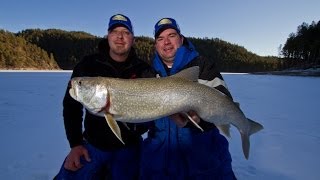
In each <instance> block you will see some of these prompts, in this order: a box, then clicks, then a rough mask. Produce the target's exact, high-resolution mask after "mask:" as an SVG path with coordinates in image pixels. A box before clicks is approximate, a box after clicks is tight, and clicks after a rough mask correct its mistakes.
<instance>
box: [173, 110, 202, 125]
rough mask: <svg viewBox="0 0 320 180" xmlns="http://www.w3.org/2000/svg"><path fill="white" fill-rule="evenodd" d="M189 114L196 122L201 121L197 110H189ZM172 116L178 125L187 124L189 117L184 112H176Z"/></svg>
mask: <svg viewBox="0 0 320 180" xmlns="http://www.w3.org/2000/svg"><path fill="white" fill-rule="evenodd" d="M188 115H189V116H190V117H191V118H192V119H193V120H194V121H195V122H196V123H199V122H200V117H199V116H198V114H197V113H196V112H195V111H189V112H188ZM170 118H171V119H172V120H173V121H174V122H175V123H176V124H177V126H178V127H184V126H186V125H187V123H188V121H189V119H188V117H186V115H185V114H183V113H176V114H173V115H171V116H170Z"/></svg>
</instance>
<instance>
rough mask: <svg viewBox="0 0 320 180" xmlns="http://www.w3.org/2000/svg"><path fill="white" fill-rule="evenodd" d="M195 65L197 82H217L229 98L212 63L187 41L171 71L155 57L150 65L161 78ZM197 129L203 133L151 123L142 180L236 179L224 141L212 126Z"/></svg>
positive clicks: (166, 122)
mask: <svg viewBox="0 0 320 180" xmlns="http://www.w3.org/2000/svg"><path fill="white" fill-rule="evenodd" d="M196 65H197V66H200V74H199V78H200V79H202V80H201V81H202V82H203V83H208V84H210V82H212V80H213V79H216V81H215V82H221V84H219V85H218V86H217V87H216V88H217V89H223V93H225V94H227V95H229V96H230V97H231V95H230V93H229V91H228V90H227V88H226V87H225V86H223V84H224V82H223V78H222V76H221V74H220V72H219V71H217V70H216V68H215V65H214V63H210V62H209V61H208V60H206V61H205V60H204V59H202V58H199V54H198V52H197V51H196V50H195V48H194V46H193V45H192V44H191V42H190V41H188V40H187V39H186V38H185V41H184V45H183V46H181V47H180V48H179V49H178V51H177V54H176V56H175V59H174V64H173V66H172V68H171V69H170V70H168V69H166V67H165V66H164V64H163V63H162V61H161V60H160V58H159V56H158V54H157V53H156V54H155V58H154V62H153V66H154V68H155V70H156V71H157V73H159V75H160V76H162V77H165V76H170V75H172V74H175V73H177V72H179V71H180V70H182V69H185V68H187V67H191V66H196ZM217 79H219V80H218V81H217ZM211 84H212V83H211ZM200 126H202V127H204V129H205V132H201V131H200V130H199V129H197V128H195V127H194V126H193V125H192V124H189V125H187V126H186V127H184V128H179V127H178V126H177V125H176V124H175V122H174V121H172V120H170V118H169V117H165V118H161V119H158V120H156V121H153V123H152V124H151V126H150V128H149V132H148V137H147V138H146V139H145V140H144V142H143V147H142V154H141V158H142V159H141V171H140V175H141V179H148V180H149V179H175V180H179V179H211V180H212V179H236V178H235V176H234V173H233V170H232V166H231V156H230V153H229V150H228V141H227V140H226V138H225V137H224V136H222V135H221V134H220V133H219V131H218V129H217V128H216V127H215V126H214V125H213V124H211V123H206V122H204V121H201V122H200Z"/></svg>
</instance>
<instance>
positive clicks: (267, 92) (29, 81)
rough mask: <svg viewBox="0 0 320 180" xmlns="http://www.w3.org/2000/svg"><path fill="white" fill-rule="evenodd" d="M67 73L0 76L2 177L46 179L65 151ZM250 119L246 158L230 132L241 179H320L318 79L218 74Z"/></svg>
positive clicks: (319, 102)
mask: <svg viewBox="0 0 320 180" xmlns="http://www.w3.org/2000/svg"><path fill="white" fill-rule="evenodd" d="M70 75H71V73H70V72H0V84H1V86H0V142H1V143H2V145H1V150H0V157H1V162H0V179H10V180H21V179H25V180H46V179H52V178H53V177H54V176H55V174H56V173H57V172H58V171H59V168H60V166H61V163H62V161H63V159H64V158H65V156H66V155H67V153H68V152H69V145H68V142H67V140H66V137H65V132H64V127H63V118H62V99H63V96H64V93H65V89H66V86H67V83H68V80H69V78H70ZM223 77H224V78H225V80H226V82H227V85H228V87H229V89H230V91H231V93H232V95H233V97H234V100H235V101H237V102H239V103H240V106H241V108H242V110H243V111H244V113H245V114H246V115H247V117H248V118H251V119H253V120H255V121H258V122H259V123H261V124H263V125H264V129H263V130H262V131H260V132H258V133H256V134H254V135H252V136H251V137H250V141H251V148H250V156H249V160H246V159H245V158H244V156H243V153H242V149H241V139H240V135H239V133H238V131H237V130H236V129H235V128H234V127H232V129H231V136H232V137H231V139H229V142H230V144H229V145H230V152H231V154H232V158H233V169H234V172H235V174H236V176H237V178H238V179H239V180H256V179H261V180H269V179H274V180H300V179H308V180H317V179H320V175H319V172H318V171H319V167H320V156H319V155H318V152H320V132H319V131H320V116H319V107H320V96H319V92H320V78H319V77H299V76H274V75H248V74H223Z"/></svg>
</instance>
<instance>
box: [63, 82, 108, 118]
mask: <svg viewBox="0 0 320 180" xmlns="http://www.w3.org/2000/svg"><path fill="white" fill-rule="evenodd" d="M70 83H71V88H70V90H69V94H70V96H71V97H72V98H73V99H75V100H76V101H78V102H80V103H81V104H82V105H83V106H84V107H85V108H86V109H87V110H88V111H89V112H91V113H93V114H99V113H101V112H103V111H105V110H106V108H107V104H108V89H107V87H106V86H105V85H104V84H103V83H101V82H100V81H99V77H75V78H72V79H71V80H70Z"/></svg>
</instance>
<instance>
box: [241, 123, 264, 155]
mask: <svg viewBox="0 0 320 180" xmlns="http://www.w3.org/2000/svg"><path fill="white" fill-rule="evenodd" d="M247 119H248V118H247ZM248 121H249V130H248V132H241V131H240V134H241V140H242V150H243V154H244V157H245V158H246V159H248V158H249V151H250V139H249V136H250V135H252V134H254V133H256V132H258V131H260V130H262V129H263V126H262V125H261V124H260V123H258V122H255V121H253V120H251V119H248Z"/></svg>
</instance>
